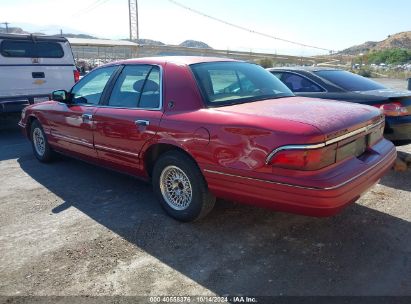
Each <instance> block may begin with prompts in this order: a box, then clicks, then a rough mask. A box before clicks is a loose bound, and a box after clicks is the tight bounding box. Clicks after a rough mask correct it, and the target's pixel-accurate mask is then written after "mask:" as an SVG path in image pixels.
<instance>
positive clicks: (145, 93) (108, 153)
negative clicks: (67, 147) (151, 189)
mask: <svg viewBox="0 0 411 304" xmlns="http://www.w3.org/2000/svg"><path fill="white" fill-rule="evenodd" d="M162 115H163V112H162V70H161V67H159V66H154V65H145V64H142V65H126V66H125V67H124V68H123V70H122V71H121V73H120V74H119V76H118V78H117V80H116V82H115V84H114V85H113V88H112V90H111V94H110V96H109V98H107V100H106V101H105V105H104V106H103V107H99V108H98V109H97V111H96V112H95V114H94V124H95V131H94V145H95V148H96V150H97V153H98V157H99V160H100V162H102V164H103V165H106V166H110V167H113V168H115V169H118V170H121V171H125V172H127V173H130V174H133V175H139V174H141V172H140V157H139V154H140V151H141V148H142V147H143V145H144V144H145V143H146V142H147V141H148V140H150V139H151V138H152V137H154V136H155V134H156V133H157V131H158V128H159V124H160V119H161V117H162Z"/></svg>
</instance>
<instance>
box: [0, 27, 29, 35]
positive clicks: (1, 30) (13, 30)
mask: <svg viewBox="0 0 411 304" xmlns="http://www.w3.org/2000/svg"><path fill="white" fill-rule="evenodd" d="M5 33H6V28H4V27H0V34H5ZM8 33H9V34H30V33H29V32H26V31H24V30H23V29H22V28H19V27H9V31H8Z"/></svg>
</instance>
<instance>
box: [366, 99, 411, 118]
mask: <svg viewBox="0 0 411 304" xmlns="http://www.w3.org/2000/svg"><path fill="white" fill-rule="evenodd" d="M374 106H375V107H377V108H379V109H381V110H382V112H383V113H384V115H385V116H406V115H409V114H410V113H408V110H407V108H404V107H403V106H402V105H401V103H399V102H391V103H386V104H382V105H374Z"/></svg>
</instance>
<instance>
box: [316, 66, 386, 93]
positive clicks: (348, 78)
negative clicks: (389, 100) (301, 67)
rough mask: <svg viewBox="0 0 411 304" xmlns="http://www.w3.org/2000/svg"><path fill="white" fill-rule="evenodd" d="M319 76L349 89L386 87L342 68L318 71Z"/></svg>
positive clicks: (365, 89)
mask: <svg viewBox="0 0 411 304" xmlns="http://www.w3.org/2000/svg"><path fill="white" fill-rule="evenodd" d="M314 73H315V74H317V75H318V76H320V77H322V78H325V79H326V80H328V81H330V82H332V83H334V84H336V85H338V86H339V87H341V88H343V89H345V90H347V91H371V90H381V89H385V88H386V87H384V86H383V85H381V84H379V83H377V82H375V81H372V80H371V79H367V78H365V77H362V76H359V75H356V74H353V73H350V72H347V71H340V70H333V71H326V70H325V71H316V72H314Z"/></svg>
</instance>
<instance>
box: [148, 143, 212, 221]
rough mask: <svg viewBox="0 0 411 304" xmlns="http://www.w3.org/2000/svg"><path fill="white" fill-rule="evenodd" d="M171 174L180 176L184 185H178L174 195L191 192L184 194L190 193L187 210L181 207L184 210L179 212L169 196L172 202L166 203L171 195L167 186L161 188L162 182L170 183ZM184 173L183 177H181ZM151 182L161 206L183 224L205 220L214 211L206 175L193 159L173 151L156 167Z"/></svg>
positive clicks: (157, 163) (159, 160)
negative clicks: (175, 173)
mask: <svg viewBox="0 0 411 304" xmlns="http://www.w3.org/2000/svg"><path fill="white" fill-rule="evenodd" d="M172 170H174V171H175V172H177V173H178V174H180V175H179V177H182V178H183V182H180V183H177V185H176V186H175V188H173V189H177V190H171V191H178V190H180V189H182V190H180V191H183V190H184V189H189V190H188V191H185V193H186V194H187V193H191V200H190V199H186V200H185V201H186V202H187V203H186V204H187V206H186V207H181V208H183V209H178V208H179V207H177V206H175V205H174V204H173V203H172V202H170V200H171V201H172V200H173V198H171V197H170V196H169V198H170V199H169V200H168V201H169V202H167V196H168V194H170V191H167V188H166V187H165V186H164V185H165V184H164V183H163V187H162V186H161V185H162V181H164V180H167V178H166V177H167V176H172V173H170V174H171V175H170V174H167V172H172ZM181 171H182V172H183V173H184V175H183V174H181ZM163 173H164V174H163ZM187 179H188V181H189V186H187V187H185V186H184V182H186V181H187ZM152 182H153V189H154V193H155V195H156V196H157V199H158V200H159V202H160V205H161V206H162V207H163V209H164V210H165V211H166V212H167V214H168V215H170V216H171V217H173V218H175V219H176V220H179V221H182V222H191V221H196V220H199V219H201V218H203V217H204V216H206V215H207V214H208V213H209V212H210V211H211V210H212V209H213V207H214V204H215V201H216V198H215V197H214V196H213V195H212V194H211V193H210V191H209V190H208V187H207V183H206V181H205V179H204V176H203V174H202V173H201V171H200V169H199V168H198V166H197V164H196V163H195V162H194V161H193V159H191V158H190V157H189V156H187V155H186V154H184V153H183V152H180V151H170V152H166V153H165V154H163V155H162V156H161V157H160V158H159V159H158V160H157V162H156V163H155V164H154V168H153V174H152ZM186 184H187V183H186ZM178 185H180V186H178ZM179 187H180V188H179ZM170 188H171V186H170ZM162 189H163V190H162ZM190 190H191V191H190ZM163 193H165V194H163ZM185 197H189V196H185Z"/></svg>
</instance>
